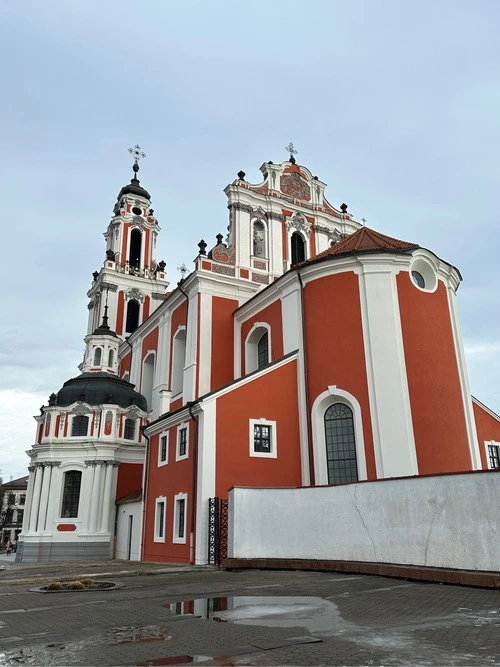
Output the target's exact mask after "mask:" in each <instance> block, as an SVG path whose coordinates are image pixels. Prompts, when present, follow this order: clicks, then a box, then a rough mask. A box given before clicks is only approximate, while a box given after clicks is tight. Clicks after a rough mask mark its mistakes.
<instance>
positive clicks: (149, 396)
mask: <svg viewBox="0 0 500 667" xmlns="http://www.w3.org/2000/svg"><path fill="white" fill-rule="evenodd" d="M154 376H155V355H154V352H151V353H150V354H148V356H147V357H146V358H145V359H144V363H143V365H142V384H141V394H142V395H143V396H144V397H145V399H146V401H147V402H148V410H151V406H152V401H153V382H154Z"/></svg>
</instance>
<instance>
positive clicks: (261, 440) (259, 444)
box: [253, 424, 272, 454]
mask: <svg viewBox="0 0 500 667" xmlns="http://www.w3.org/2000/svg"><path fill="white" fill-rule="evenodd" d="M271 428H272V426H269V425H267V424H254V427H253V450H254V452H263V453H264V454H270V452H271Z"/></svg>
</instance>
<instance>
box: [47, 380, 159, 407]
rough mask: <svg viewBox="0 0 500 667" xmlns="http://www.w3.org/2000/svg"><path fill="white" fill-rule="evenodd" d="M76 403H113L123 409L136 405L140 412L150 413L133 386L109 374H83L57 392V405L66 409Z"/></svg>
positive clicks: (143, 399)
mask: <svg viewBox="0 0 500 667" xmlns="http://www.w3.org/2000/svg"><path fill="white" fill-rule="evenodd" d="M76 401H84V402H85V403H88V404H89V405H101V404H102V403H113V404H116V405H119V406H120V407H121V408H129V407H130V406H131V405H136V406H137V407H138V408H139V409H140V410H143V411H144V412H147V411H148V403H147V401H146V399H145V397H144V396H143V395H142V394H139V392H138V391H135V389H134V385H133V384H131V383H130V382H127V381H126V380H122V379H121V378H119V377H116V376H115V375H110V374H109V373H82V374H81V375H79V376H78V377H76V378H72V379H71V380H68V381H67V382H65V383H64V385H63V388H62V389H60V390H59V391H58V392H57V398H56V402H55V404H56V405H57V406H58V407H66V406H68V405H72V404H73V403H75V402H76Z"/></svg>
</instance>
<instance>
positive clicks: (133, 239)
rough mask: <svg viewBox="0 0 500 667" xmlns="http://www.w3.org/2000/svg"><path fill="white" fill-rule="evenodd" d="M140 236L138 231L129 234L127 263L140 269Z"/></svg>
mask: <svg viewBox="0 0 500 667" xmlns="http://www.w3.org/2000/svg"><path fill="white" fill-rule="evenodd" d="M141 249H142V234H141V232H140V231H139V230H138V229H133V230H132V231H131V232H130V246H129V255H128V261H129V264H130V266H137V267H140V265H141Z"/></svg>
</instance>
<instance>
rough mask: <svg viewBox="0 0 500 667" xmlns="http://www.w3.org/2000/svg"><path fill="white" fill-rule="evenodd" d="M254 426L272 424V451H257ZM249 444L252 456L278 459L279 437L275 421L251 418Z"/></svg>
mask: <svg viewBox="0 0 500 667" xmlns="http://www.w3.org/2000/svg"><path fill="white" fill-rule="evenodd" d="M254 426H270V427H271V451H270V452H256V451H255V450H254V446H255V443H254V437H253V429H254ZM249 445H250V456H252V457H256V458H264V459H276V458H278V438H277V424H276V422H275V421H269V419H264V418H263V417H261V418H260V419H250V430H249Z"/></svg>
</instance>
